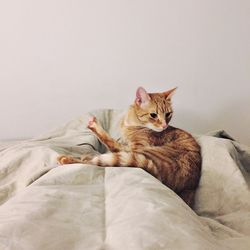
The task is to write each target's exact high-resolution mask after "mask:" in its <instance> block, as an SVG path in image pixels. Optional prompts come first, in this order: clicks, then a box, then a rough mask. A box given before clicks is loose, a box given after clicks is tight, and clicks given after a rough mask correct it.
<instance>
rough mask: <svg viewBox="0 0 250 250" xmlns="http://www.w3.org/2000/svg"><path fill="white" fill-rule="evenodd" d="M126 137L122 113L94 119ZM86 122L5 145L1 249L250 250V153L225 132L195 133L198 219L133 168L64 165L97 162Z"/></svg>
mask: <svg viewBox="0 0 250 250" xmlns="http://www.w3.org/2000/svg"><path fill="white" fill-rule="evenodd" d="M93 114H94V115H95V116H97V118H98V119H99V121H100V122H101V124H102V126H103V127H104V128H105V129H106V130H107V131H108V132H109V133H110V134H111V135H112V136H113V137H115V138H117V139H118V138H119V133H118V130H117V124H118V122H119V120H120V118H121V116H122V114H123V113H122V112H121V111H113V110H99V111H96V112H93ZM88 117H89V114H86V115H84V116H82V117H80V118H79V119H75V120H73V121H71V122H69V123H68V124H66V125H65V126H62V127H61V128H58V129H56V130H55V131H52V132H49V133H47V134H46V135H44V136H41V137H39V138H36V139H32V140H29V141H24V142H19V143H17V144H14V145H9V146H8V145H6V146H5V145H2V146H1V147H0V249H1V250H4V249H17V250H22V249H23V250H47V249H48V250H62V249H66V250H71V249H72V250H73V249H76V250H78V249H79V250H83V249H87V250H92V249H110V250H111V249H114V250H133V249H135V250H137V249H138V250H140V249H148V250H160V249H192V250H195V249H209V250H210V249H219V250H221V249H237V250H240V249H242V250H244V249H246V250H247V249H250V192H249V188H250V149H249V147H247V146H244V145H241V144H239V143H237V142H235V141H234V140H233V139H232V138H231V137H230V136H229V135H227V134H226V133H225V132H224V131H218V132H215V133H212V134H209V135H197V136H196V137H197V140H198V142H199V144H200V145H201V148H202V159H203V162H202V176H201V181H200V185H199V188H198V191H197V194H196V206H195V211H192V210H191V209H190V208H189V207H188V206H187V205H186V204H185V203H184V202H183V201H182V200H181V199H180V198H179V197H178V196H177V195H176V194H175V193H174V192H172V191H171V190H170V189H168V188H167V187H166V186H164V185H162V184H161V183H160V182H159V181H158V180H157V179H155V178H154V177H153V176H151V175H149V174H148V173H146V172H145V171H143V170H141V169H136V168H118V167H117V168H116V167H113V168H102V167H98V166H90V165H86V164H73V165H63V166H58V164H57V162H56V158H57V156H58V155H60V154H70V155H74V156H80V155H81V154H83V153H92V154H99V153H102V152H105V150H106V149H105V147H104V146H103V145H101V144H100V142H99V141H98V140H97V139H96V138H95V136H94V135H92V133H91V132H90V131H89V130H88V129H86V122H87V120H88Z"/></svg>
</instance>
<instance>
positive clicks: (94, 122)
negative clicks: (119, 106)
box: [88, 116, 97, 129]
mask: <svg viewBox="0 0 250 250" xmlns="http://www.w3.org/2000/svg"><path fill="white" fill-rule="evenodd" d="M96 125H97V119H96V117H95V116H92V117H90V118H89V121H88V128H89V129H94V128H95V126H96Z"/></svg>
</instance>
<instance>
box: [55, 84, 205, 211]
mask: <svg viewBox="0 0 250 250" xmlns="http://www.w3.org/2000/svg"><path fill="white" fill-rule="evenodd" d="M174 91H175V89H171V90H169V91H166V92H163V93H147V92H146V90H145V89H143V88H142V87H140V88H138V89H137V92H136V99H135V102H134V104H133V105H131V106H130V107H129V109H128V111H127V113H126V115H125V116H124V118H123V120H122V121H121V132H122V138H123V141H124V143H119V142H118V141H116V140H114V139H112V138H111V137H110V136H109V135H108V134H107V132H106V131H104V129H103V128H102V127H101V125H100V124H99V123H98V121H97V120H96V118H95V117H92V118H91V119H90V121H89V124H88V128H89V129H91V130H92V131H93V133H94V134H95V135H96V136H97V137H98V138H99V139H100V140H101V141H102V142H103V143H104V144H105V145H106V146H107V147H108V148H109V150H110V151H111V152H109V153H105V154H101V155H98V156H89V155H86V156H83V157H82V158H81V159H76V158H73V157H70V156H60V157H59V158H58V161H59V163H61V164H71V163H88V164H94V165H98V166H104V167H118V166H122V167H137V168H142V169H144V170H145V171H147V172H148V173H150V174H152V175H153V176H155V177H156V178H157V179H159V180H160V181H161V182H162V183H163V184H165V185H166V186H168V187H169V188H171V189H172V190H173V191H175V192H176V193H177V194H178V195H179V196H180V197H181V198H182V199H183V200H184V201H185V202H186V203H187V204H188V205H189V206H190V207H192V206H193V203H194V194H195V190H196V188H197V186H198V183H199V179H200V172H201V154H200V146H199V145H198V144H197V142H196V141H195V139H194V138H193V137H192V136H191V135H190V134H189V133H187V132H185V131H183V130H181V129H178V128H175V127H172V126H169V121H170V120H171V118H172V114H173V110H172V106H171V97H172V94H173V93H174Z"/></svg>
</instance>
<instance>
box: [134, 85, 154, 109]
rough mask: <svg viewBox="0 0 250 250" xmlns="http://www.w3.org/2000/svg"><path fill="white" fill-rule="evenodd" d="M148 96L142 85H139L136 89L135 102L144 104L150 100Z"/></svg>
mask: <svg viewBox="0 0 250 250" xmlns="http://www.w3.org/2000/svg"><path fill="white" fill-rule="evenodd" d="M150 99H151V98H150V96H149V94H148V93H147V91H146V90H145V89H144V88H143V87H139V88H138V89H137V90H136V99H135V102H136V104H137V105H146V104H147V103H148V102H149V101H150Z"/></svg>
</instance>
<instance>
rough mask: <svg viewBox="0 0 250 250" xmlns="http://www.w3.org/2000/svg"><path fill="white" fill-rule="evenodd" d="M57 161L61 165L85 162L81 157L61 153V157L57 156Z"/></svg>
mask: <svg viewBox="0 0 250 250" xmlns="http://www.w3.org/2000/svg"><path fill="white" fill-rule="evenodd" d="M57 161H58V163H59V164H61V165H64V164H74V163H83V161H82V160H81V159H77V158H74V157H72V156H67V155H60V156H59V157H57Z"/></svg>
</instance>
